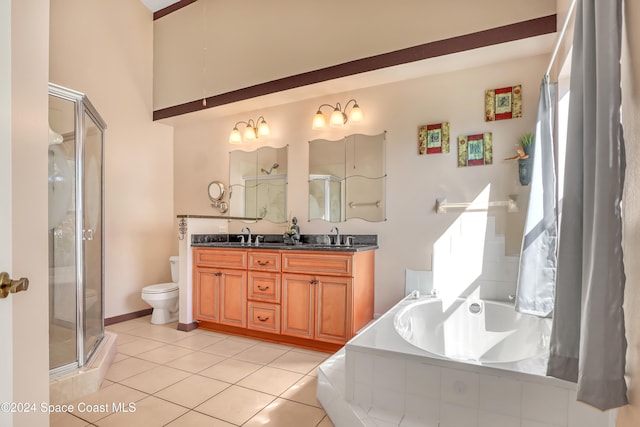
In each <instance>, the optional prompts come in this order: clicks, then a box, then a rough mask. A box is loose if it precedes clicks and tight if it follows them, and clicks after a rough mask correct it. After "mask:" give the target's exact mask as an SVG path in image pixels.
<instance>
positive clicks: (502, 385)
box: [317, 297, 616, 427]
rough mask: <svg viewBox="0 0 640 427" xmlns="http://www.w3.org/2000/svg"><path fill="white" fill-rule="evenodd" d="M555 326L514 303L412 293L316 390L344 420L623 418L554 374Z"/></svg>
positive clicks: (551, 423) (436, 423) (576, 425)
mask: <svg viewBox="0 0 640 427" xmlns="http://www.w3.org/2000/svg"><path fill="white" fill-rule="evenodd" d="M474 303H477V304H479V307H477V306H474V307H473V310H474V311H476V309H479V313H478V315H475V316H469V315H468V314H467V312H465V310H469V308H470V307H471V305H472V304H474ZM469 314H471V313H469ZM396 328H397V329H396ZM461 331H462V332H461ZM548 331H549V330H548V320H538V319H536V318H529V317H523V316H521V315H519V314H517V313H515V311H514V310H513V307H510V306H508V305H507V304H501V303H491V302H488V301H478V300H469V301H466V300H455V301H453V304H451V305H448V304H446V303H445V304H444V305H443V303H442V301H441V300H439V299H432V298H426V297H421V298H419V299H417V300H416V299H411V298H409V297H408V298H405V299H403V300H402V301H400V302H399V303H398V304H397V305H396V306H394V307H393V308H391V309H390V310H389V311H387V312H386V313H385V314H383V315H382V316H380V318H378V319H377V320H376V321H374V322H372V323H371V324H370V325H368V326H367V327H366V328H365V329H364V330H362V331H360V332H359V333H358V334H357V335H356V336H355V337H354V338H353V339H352V340H351V341H349V342H348V343H347V344H346V346H345V348H344V351H342V350H341V351H340V352H338V353H337V354H336V355H334V356H332V357H330V358H329V359H328V360H327V361H326V362H325V363H323V364H322V365H321V366H320V369H319V371H318V393H317V396H318V399H319V401H320V402H321V403H322V405H323V406H324V408H325V411H326V412H327V414H328V415H329V416H330V418H331V420H332V421H333V423H334V425H335V426H336V427H354V426H364V427H370V426H385V427H386V426H396V427H417V426H419V427H488V426H490V427H534V426H535V427H613V426H615V413H616V412H615V411H609V412H600V411H598V410H596V409H593V408H591V407H589V406H587V405H584V404H582V403H580V402H577V401H576V392H575V385H574V384H573V383H569V382H566V381H562V380H558V379H555V378H550V377H546V376H545V372H546V361H547V357H548V356H547V352H546V351H544V350H545V348H544V347H545V344H546V341H545V336H546V335H547V334H548ZM401 334H402V335H404V336H406V338H408V340H406V339H405V338H403V337H402V336H401ZM479 336H482V337H483V338H478V337H479ZM416 344H417V345H416ZM461 359H464V360H461Z"/></svg>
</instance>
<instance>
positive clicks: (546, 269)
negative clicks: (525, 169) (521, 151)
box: [516, 76, 558, 317]
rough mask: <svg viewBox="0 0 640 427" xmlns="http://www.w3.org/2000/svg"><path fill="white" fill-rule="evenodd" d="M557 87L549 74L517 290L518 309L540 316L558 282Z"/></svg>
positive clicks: (538, 126) (546, 310) (544, 81)
mask: <svg viewBox="0 0 640 427" xmlns="http://www.w3.org/2000/svg"><path fill="white" fill-rule="evenodd" d="M556 88H557V84H556V83H549V76H545V77H544V78H543V79H542V83H540V99H539V101H538V120H537V124H536V131H535V144H534V150H533V173H532V174H531V184H530V185H531V191H530V192H529V207H528V209H527V219H526V221H525V226H524V237H523V239H522V250H521V253H520V270H519V272H518V288H517V292H516V310H518V311H519V312H521V313H526V314H531V315H534V316H541V317H548V316H550V315H551V313H552V311H553V301H554V291H555V285H556V263H557V238H558V222H557V213H556V174H555V164H554V155H553V149H554V144H553V142H554V141H553V123H554V117H555V105H556V103H557V101H556Z"/></svg>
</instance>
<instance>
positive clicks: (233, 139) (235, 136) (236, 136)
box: [229, 127, 242, 144]
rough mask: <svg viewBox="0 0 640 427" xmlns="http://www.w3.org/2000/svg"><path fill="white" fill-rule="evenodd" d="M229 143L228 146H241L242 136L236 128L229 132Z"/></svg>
mask: <svg viewBox="0 0 640 427" xmlns="http://www.w3.org/2000/svg"><path fill="white" fill-rule="evenodd" d="M229 143H230V144H241V143H242V135H241V134H240V131H239V130H238V128H237V127H235V128H233V130H232V131H231V135H229Z"/></svg>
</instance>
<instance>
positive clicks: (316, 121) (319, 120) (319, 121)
mask: <svg viewBox="0 0 640 427" xmlns="http://www.w3.org/2000/svg"><path fill="white" fill-rule="evenodd" d="M325 126H327V121H326V120H325V118H324V114H322V111H320V110H318V112H317V113H316V115H315V116H313V125H312V126H311V129H314V130H317V129H323V128H324V127H325Z"/></svg>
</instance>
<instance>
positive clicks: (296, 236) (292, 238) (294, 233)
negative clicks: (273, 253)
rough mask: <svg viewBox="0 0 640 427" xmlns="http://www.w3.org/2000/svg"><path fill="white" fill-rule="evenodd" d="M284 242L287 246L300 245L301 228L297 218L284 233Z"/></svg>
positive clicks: (293, 219) (292, 220) (294, 218)
mask: <svg viewBox="0 0 640 427" xmlns="http://www.w3.org/2000/svg"><path fill="white" fill-rule="evenodd" d="M283 237H284V242H285V243H286V244H287V245H299V244H300V227H299V226H298V218H296V217H295V216H294V217H293V218H292V219H291V226H290V227H289V229H288V230H287V231H286V232H285V233H284V236H283Z"/></svg>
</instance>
